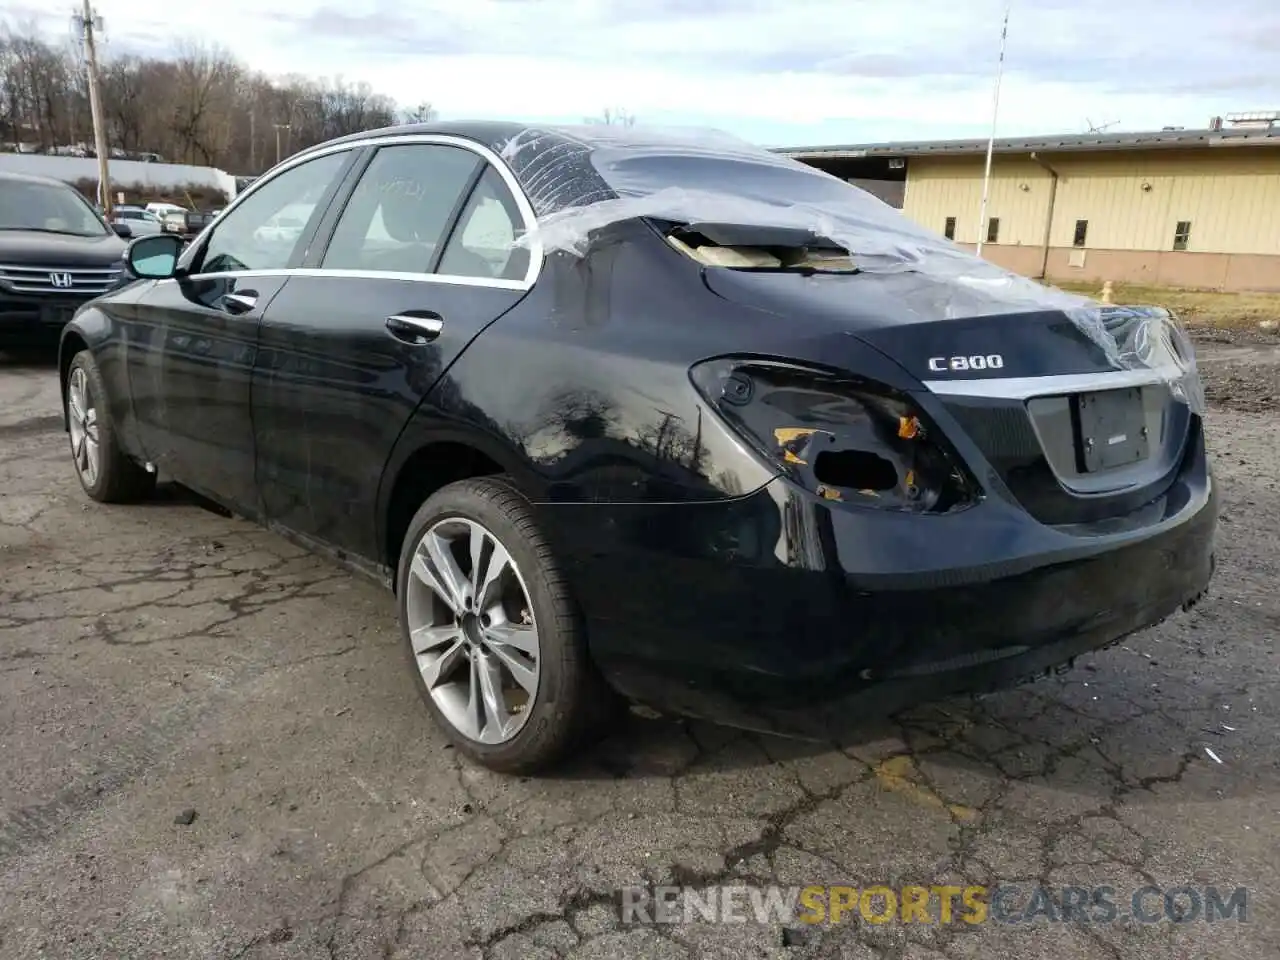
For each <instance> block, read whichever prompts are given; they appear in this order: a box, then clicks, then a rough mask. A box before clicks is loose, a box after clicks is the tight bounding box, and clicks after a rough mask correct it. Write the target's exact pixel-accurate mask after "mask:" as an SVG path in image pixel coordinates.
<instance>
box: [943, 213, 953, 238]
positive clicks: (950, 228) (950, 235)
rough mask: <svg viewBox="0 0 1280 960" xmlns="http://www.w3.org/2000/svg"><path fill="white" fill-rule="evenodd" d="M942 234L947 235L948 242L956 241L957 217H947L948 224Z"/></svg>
mask: <svg viewBox="0 0 1280 960" xmlns="http://www.w3.org/2000/svg"><path fill="white" fill-rule="evenodd" d="M942 232H943V233H944V234H946V237H947V239H948V240H954V239H955V238H956V218H955V217H947V223H946V226H944V227H943V228H942Z"/></svg>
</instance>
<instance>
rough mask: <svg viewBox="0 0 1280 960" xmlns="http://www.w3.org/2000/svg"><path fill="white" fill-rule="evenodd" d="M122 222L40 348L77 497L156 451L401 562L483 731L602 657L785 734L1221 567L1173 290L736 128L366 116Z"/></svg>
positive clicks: (543, 747)
mask: <svg viewBox="0 0 1280 960" xmlns="http://www.w3.org/2000/svg"><path fill="white" fill-rule="evenodd" d="M285 210H290V211H294V212H295V213H297V214H298V215H299V216H301V218H302V219H303V221H304V225H303V228H302V230H301V231H300V232H299V233H297V234H292V233H289V234H285V233H273V232H272V231H271V230H270V229H267V230H265V231H264V228H268V227H269V225H271V224H273V223H274V224H278V223H279V222H280V220H279V214H280V213H281V212H282V211H285ZM128 261H129V265H130V269H131V272H132V274H133V275H135V276H137V277H139V278H142V280H143V281H144V282H139V283H133V284H131V285H129V286H128V287H126V288H124V289H121V290H119V291H116V292H114V293H111V294H108V295H107V296H104V297H102V298H100V299H98V300H97V301H96V302H95V303H93V304H92V305H91V306H89V307H87V308H85V309H84V310H82V311H81V312H80V313H79V314H78V315H77V317H76V319H75V320H74V321H73V322H72V323H71V324H69V325H68V327H67V329H66V331H65V333H64V336H63V342H62V349H61V352H60V359H59V368H60V376H61V383H62V388H63V395H64V398H65V408H64V409H65V414H66V424H67V429H68V431H69V434H70V446H71V453H72V457H73V461H74V465H75V469H76V472H77V475H78V477H79V478H80V482H81V483H82V485H83V487H84V489H85V491H86V492H87V494H88V495H89V497H91V498H92V499H94V500H97V501H101V502H121V501H127V500H132V499H137V498H140V497H145V496H146V495H147V494H148V493H149V492H150V490H151V489H152V486H153V484H154V482H155V479H156V476H157V474H158V473H164V474H165V475H166V476H169V477H172V478H174V479H176V480H177V481H178V482H180V483H181V484H184V485H186V486H188V487H190V488H192V489H194V490H196V491H198V492H199V493H202V494H204V495H205V496H207V497H209V498H211V499H213V500H215V501H217V502H219V503H221V504H223V505H225V506H226V507H227V508H229V509H231V510H232V511H234V512H236V513H239V514H242V515H244V516H246V517H250V518H252V519H255V520H257V521H258V522H261V523H264V524H268V525H270V526H271V527H272V528H274V529H277V530H280V531H282V532H284V533H286V534H287V535H290V536H292V537H294V538H295V539H297V540H298V541H300V542H302V543H305V544H308V545H310V546H312V547H314V548H315V549H318V550H321V551H323V552H325V553H327V554H329V555H331V556H333V557H335V558H338V559H340V560H342V561H343V562H345V563H347V564H349V565H351V566H353V567H355V568H357V569H361V570H363V571H365V572H367V573H370V574H371V575H373V576H375V577H377V578H378V579H380V580H381V581H382V582H384V583H386V584H387V585H388V586H390V587H392V588H393V590H394V593H395V597H396V603H397V605H398V612H399V620H400V627H401V631H402V634H403V643H404V648H405V651H406V655H407V659H408V662H409V664H410V665H411V670H412V674H413V677H414V678H415V682H416V683H417V685H418V687H419V690H420V692H421V694H422V697H423V700H424V702H425V704H426V707H427V709H428V710H429V711H430V713H431V714H432V716H433V717H434V718H435V720H436V721H437V722H438V723H439V724H440V726H441V727H442V729H443V730H444V731H445V733H446V734H447V735H448V736H449V737H450V738H451V740H452V741H453V743H455V744H456V745H457V746H458V747H459V748H460V750H462V751H463V752H465V753H466V754H467V755H468V756H470V757H472V758H474V759H475V760H477V761H479V762H481V763H483V764H486V765H488V766H490V767H492V768H493V769H496V770H504V771H530V770H537V769H540V768H542V767H544V766H545V765H547V764H549V763H551V762H553V761H554V760H555V759H556V758H557V757H560V756H562V755H563V754H564V752H565V751H566V750H567V749H568V748H569V747H570V745H572V744H573V743H575V742H576V741H577V738H578V736H579V735H580V734H581V733H582V732H583V731H586V730H597V729H602V728H603V727H604V724H603V719H604V718H607V717H608V716H610V715H611V712H612V709H613V705H614V704H616V703H617V702H618V701H617V699H616V695H618V694H621V696H622V697H623V698H627V699H632V700H637V701H640V702H642V703H646V704H648V705H650V706H652V707H654V708H656V709H658V710H662V711H671V712H674V713H679V714H688V715H694V716H702V717H709V718H712V719H715V720H719V721H723V722H727V723H731V724H737V725H740V726H744V727H750V728H758V729H768V730H772V731H775V732H780V733H797V734H800V735H805V734H807V733H811V732H813V731H818V732H821V731H831V730H834V729H837V728H838V725H841V724H855V723H857V722H858V721H859V720H862V719H864V718H865V717H867V715H868V711H871V710H881V709H891V708H892V707H895V706H900V705H902V704H909V703H916V702H919V701H920V700H921V699H925V698H930V697H935V696H940V695H943V694H946V693H950V692H953V691H957V690H973V689H986V688H989V687H991V686H999V685H1004V684H1009V683H1012V682H1015V681H1018V680H1021V679H1023V678H1025V677H1028V676H1030V675H1033V674H1036V673H1038V672H1041V671H1044V670H1046V669H1048V668H1051V667H1056V666H1058V665H1061V664H1062V663H1064V662H1066V661H1069V660H1070V659H1071V658H1072V657H1074V656H1076V655H1077V654H1081V653H1084V652H1087V651H1090V650H1093V649H1095V648H1098V647H1101V646H1104V645H1107V644H1110V643H1113V642H1115V641H1116V640H1118V638H1120V637H1122V636H1125V635H1126V634H1128V633H1130V632H1132V631H1135V630H1140V629H1142V628H1144V627H1148V626H1150V625H1152V624H1154V623H1157V622H1159V621H1160V620H1162V619H1164V618H1165V617H1167V616H1169V615H1170V614H1172V613H1174V612H1175V611H1177V610H1178V609H1179V607H1180V606H1183V605H1187V604H1190V603H1192V602H1194V601H1195V600H1196V599H1197V598H1198V597H1199V596H1200V595H1201V594H1202V592H1203V591H1204V590H1205V588H1206V585H1207V584H1208V583H1209V581H1210V577H1211V574H1212V571H1213V565H1214V559H1213V558H1214V554H1213V534H1214V530H1215V525H1216V516H1217V499H1216V497H1217V494H1216V491H1215V487H1214V485H1213V483H1212V480H1211V477H1210V470H1209V464H1208V461H1207V459H1206V455H1205V447H1204V437H1203V422H1202V419H1201V413H1202V412H1203V397H1202V394H1200V392H1199V389H1198V387H1199V380H1198V376H1197V373H1196V369H1195V361H1194V353H1193V352H1192V351H1191V348H1190V344H1189V342H1188V341H1187V340H1186V338H1185V335H1183V334H1182V331H1181V328H1180V327H1179V326H1178V325H1177V323H1176V322H1175V320H1174V319H1173V318H1172V317H1170V315H1169V314H1168V313H1167V312H1165V311H1161V310H1158V309H1154V308H1152V309H1125V308H1105V309H1104V308H1102V307H1100V306H1098V305H1095V304H1092V303H1091V302H1089V301H1085V300H1083V299H1081V298H1073V297H1069V296H1068V295H1067V294H1063V293H1059V292H1055V291H1051V290H1049V289H1047V288H1044V287H1041V286H1040V285H1038V284H1035V283H1033V282H1032V281H1029V280H1022V279H1021V278H1016V277H1013V276H1012V275H1010V274H1007V273H1005V272H1004V271H1002V270H999V269H998V268H996V267H994V266H991V265H990V264H987V263H986V262H985V261H982V260H980V259H978V258H976V257H974V256H973V255H971V254H968V253H966V252H963V251H961V250H959V248H957V247H955V245H954V244H950V243H949V242H947V241H946V240H945V239H943V238H942V237H940V236H938V235H936V234H934V233H932V232H930V231H925V230H923V228H919V227H917V226H915V225H913V224H911V223H910V222H909V221H907V220H906V219H905V218H904V217H903V215H902V214H901V213H899V212H898V211H896V210H894V209H892V208H891V207H889V206H887V205H885V204H883V203H881V202H880V201H878V200H875V199H874V198H872V197H870V196H869V195H868V194H866V193H864V192H862V191H860V190H859V189H858V188H856V187H854V186H851V185H849V184H846V183H844V182H842V181H840V180H838V179H836V178H833V177H830V176H828V175H826V174H823V173H819V172H818V171H816V170H813V169H811V168H809V167H805V166H803V165H801V164H799V163H796V162H794V161H791V160H789V159H786V158H783V157H780V156H777V155H774V154H771V153H767V152H765V151H762V150H756V149H755V148H751V147H748V146H747V145H744V144H740V143H739V142H738V141H729V140H720V139H714V138H713V139H710V140H706V141H704V140H700V139H691V140H688V141H686V140H683V139H681V138H679V137H667V136H665V135H662V136H659V135H656V134H655V135H651V134H647V133H645V132H644V131H641V130H639V129H637V128H627V129H625V130H624V129H620V128H619V129H613V128H606V129H605V130H604V131H601V130H598V129H595V128H590V129H585V130H584V129H578V128H541V129H535V130H529V129H526V128H524V127H522V126H519V125H515V124H505V123H473V124H467V123H441V124H432V125H416V126H400V127H395V128H390V129H387V130H380V131H374V132H371V133H361V134H358V135H354V136H350V137H345V138H342V139H339V140H335V141H332V142H329V143H326V144H323V145H320V146H317V147H314V148H311V149H308V150H305V151H303V152H301V153H299V154H297V155H296V156H294V157H291V158H289V159H288V160H287V161H286V162H284V163H282V164H280V165H278V166H277V167H276V168H275V169H273V170H272V171H270V172H269V173H268V174H266V175H265V176H264V177H263V178H262V179H260V180H259V181H257V182H255V183H254V184H253V185H252V186H251V187H250V188H249V189H248V190H246V191H245V192H244V193H243V194H242V195H240V196H238V197H237V198H236V199H235V201H234V203H232V204H231V205H230V206H228V208H227V210H226V211H225V212H224V213H223V214H222V216H221V217H220V218H219V220H218V221H217V223H215V224H214V225H213V227H212V228H211V229H210V230H208V231H207V232H206V233H204V234H203V235H202V237H201V238H200V239H199V240H198V241H197V242H195V243H192V244H191V245H189V246H188V247H187V248H186V249H185V250H184V249H183V248H182V246H181V244H180V243H179V242H178V240H177V239H176V238H174V237H168V236H156V237H144V238H141V239H138V240H135V241H134V242H133V244H132V245H131V247H130V249H129V257H128ZM125 345H127V349H125ZM317 629H319V630H323V624H319V625H317ZM308 639H309V638H307V637H299V638H298V643H299V644H300V647H301V646H305V644H306V643H307V642H308Z"/></svg>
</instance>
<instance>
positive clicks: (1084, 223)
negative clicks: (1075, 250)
mask: <svg viewBox="0 0 1280 960" xmlns="http://www.w3.org/2000/svg"><path fill="white" fill-rule="evenodd" d="M1088 236H1089V221H1088V220H1077V221H1076V234H1075V236H1074V237H1072V238H1071V245H1072V246H1073V247H1083V246H1084V242H1085V238H1086V237H1088Z"/></svg>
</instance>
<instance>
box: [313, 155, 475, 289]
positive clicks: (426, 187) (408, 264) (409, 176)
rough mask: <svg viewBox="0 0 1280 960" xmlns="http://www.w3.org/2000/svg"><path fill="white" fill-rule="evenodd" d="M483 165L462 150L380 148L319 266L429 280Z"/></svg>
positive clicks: (344, 211)
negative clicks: (452, 223) (426, 275)
mask: <svg viewBox="0 0 1280 960" xmlns="http://www.w3.org/2000/svg"><path fill="white" fill-rule="evenodd" d="M483 162H484V161H482V160H481V159H480V158H479V157H478V156H477V155H476V154H474V153H472V152H471V151H470V150H466V149H463V148H462V147H451V146H447V145H444V144H420V143H414V144H400V145H397V146H391V147H383V148H382V149H380V150H379V151H378V152H377V153H376V154H375V155H374V158H373V160H372V161H371V162H370V164H369V166H368V168H367V169H366V170H365V172H364V173H363V174H362V175H361V177H360V182H359V183H358V184H356V188H355V190H353V191H352V192H351V199H350V200H348V201H347V206H346V208H345V209H344V210H343V211H342V216H341V217H339V218H338V223H337V225H336V226H335V227H334V231H333V237H332V239H330V241H329V246H328V249H327V250H326V251H325V255H324V259H323V260H322V261H321V263H320V266H321V268H323V269H329V270H370V271H379V272H389V273H425V272H427V271H428V270H430V269H431V264H432V263H433V262H434V260H435V257H436V250H437V249H438V248H439V246H440V244H441V242H442V241H443V239H444V232H445V230H446V229H447V228H448V225H449V222H450V220H451V218H452V217H453V214H454V211H455V210H457V208H458V204H460V203H461V202H462V198H463V195H464V193H465V191H466V190H467V188H468V187H469V186H470V185H471V183H472V182H473V179H474V177H475V174H476V171H477V170H478V169H479V166H480V164H481V163H483Z"/></svg>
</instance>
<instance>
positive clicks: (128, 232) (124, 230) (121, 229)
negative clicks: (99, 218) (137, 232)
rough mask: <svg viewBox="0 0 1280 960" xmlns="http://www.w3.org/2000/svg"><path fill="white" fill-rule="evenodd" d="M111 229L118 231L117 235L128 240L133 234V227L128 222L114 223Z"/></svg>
mask: <svg viewBox="0 0 1280 960" xmlns="http://www.w3.org/2000/svg"><path fill="white" fill-rule="evenodd" d="M111 229H112V230H114V231H115V232H116V236H117V237H121V238H123V239H125V240H128V239H129V238H131V237H132V236H133V228H132V227H130V226H129V225H128V224H127V223H113V224H111Z"/></svg>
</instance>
